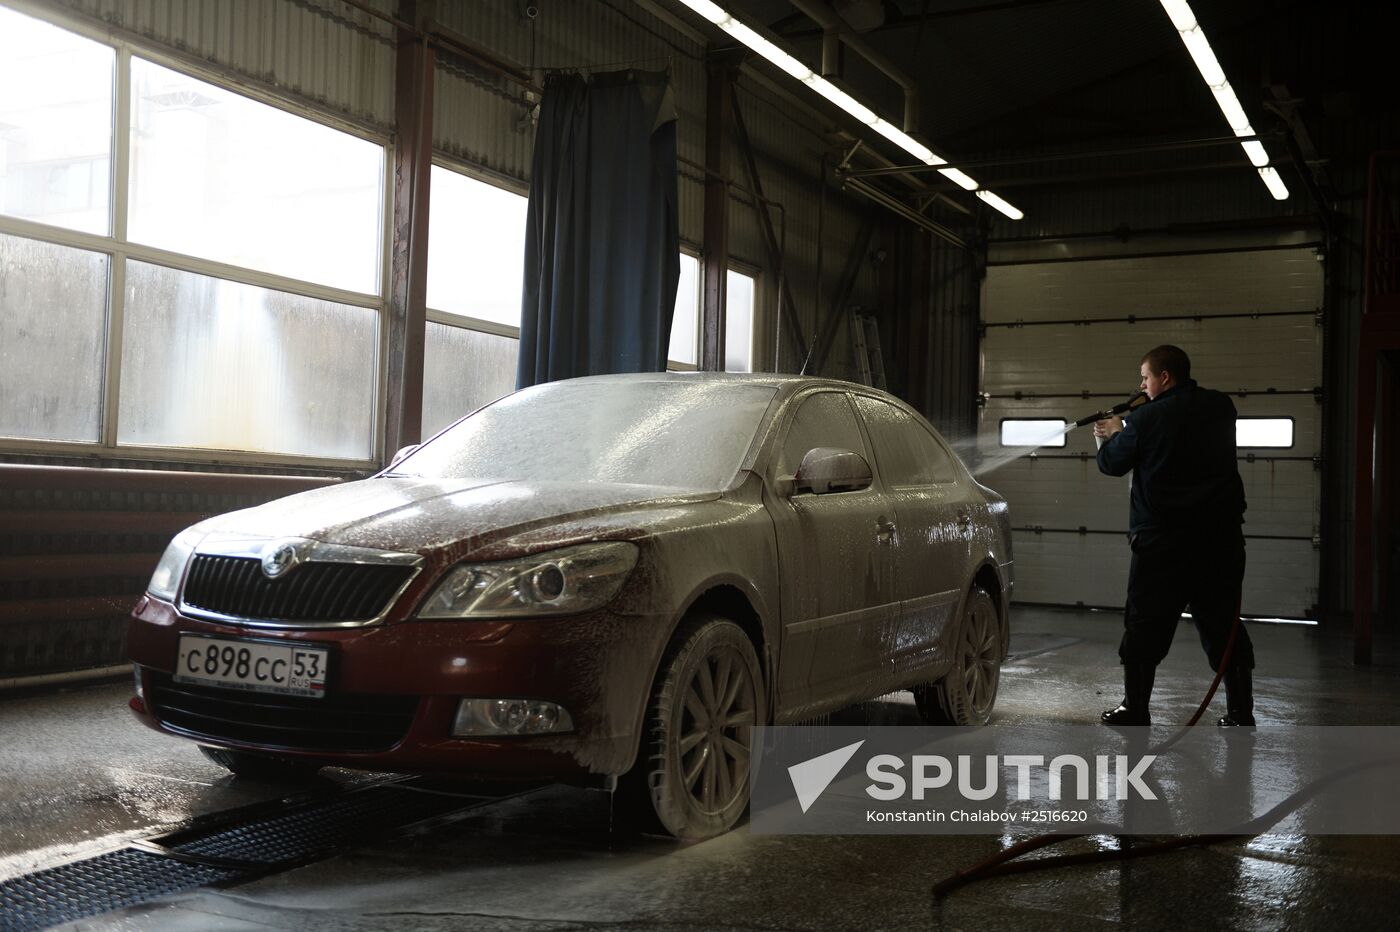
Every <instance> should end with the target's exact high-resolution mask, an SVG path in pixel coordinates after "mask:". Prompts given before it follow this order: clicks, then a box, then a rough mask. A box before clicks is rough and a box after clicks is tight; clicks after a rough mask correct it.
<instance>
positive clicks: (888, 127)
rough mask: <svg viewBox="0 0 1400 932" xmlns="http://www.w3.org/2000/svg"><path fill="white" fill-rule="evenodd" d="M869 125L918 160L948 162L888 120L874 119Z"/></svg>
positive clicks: (938, 162) (933, 162)
mask: <svg viewBox="0 0 1400 932" xmlns="http://www.w3.org/2000/svg"><path fill="white" fill-rule="evenodd" d="M871 126H872V127H874V129H875V132H877V133H879V134H880V135H881V136H884V137H885V138H886V139H888V140H889V141H890V142H892V143H894V144H895V145H897V146H899V147H900V148H901V149H903V150H904V151H905V152H908V153H909V154H910V155H912V156H913V157H914V158H916V159H918V160H919V161H920V162H923V163H924V164H925V165H946V164H948V160H947V159H943V158H939V157H938V156H936V155H934V154H933V150H932V149H930V148H929V147H928V146H926V145H924V144H923V143H921V142H919V140H917V139H915V138H914V137H913V136H910V135H909V134H908V133H906V132H904V131H903V130H901V129H900V128H899V127H898V126H895V125H894V124H893V123H891V122H890V121H889V120H876V121H875V122H874V123H872V124H871Z"/></svg>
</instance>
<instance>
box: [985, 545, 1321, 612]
mask: <svg viewBox="0 0 1400 932" xmlns="http://www.w3.org/2000/svg"><path fill="white" fill-rule="evenodd" d="M1012 539H1013V544H1014V546H1015V548H1016V590H1015V601H1017V602H1036V603H1045V604H1051V605H1091V606H1100V607H1105V608H1118V609H1121V608H1122V607H1123V602H1124V596H1125V594H1126V592H1127V589H1128V564H1129V562H1130V560H1131V556H1132V552H1131V550H1130V549H1129V547H1128V541H1127V538H1126V537H1118V536H1108V535H1078V534H1052V533H1049V532H1046V533H1042V534H1033V533H1030V532H1026V531H1016V532H1014V533H1013V535H1012ZM1245 551H1246V568H1245V577H1244V605H1245V613H1246V614H1252V615H1264V616H1276V617H1280V618H1302V617H1305V616H1307V615H1308V614H1309V613H1310V612H1311V611H1312V609H1313V606H1314V605H1315V603H1316V602H1317V586H1316V582H1315V581H1316V579H1317V569H1318V555H1317V551H1316V550H1315V549H1314V547H1313V545H1312V544H1311V543H1309V542H1306V541H1286V540H1285V541H1279V540H1250V541H1248V542H1247V543H1246V547H1245ZM1300 578H1302V579H1303V580H1304V583H1303V584H1302V585H1300V584H1299V579H1300Z"/></svg>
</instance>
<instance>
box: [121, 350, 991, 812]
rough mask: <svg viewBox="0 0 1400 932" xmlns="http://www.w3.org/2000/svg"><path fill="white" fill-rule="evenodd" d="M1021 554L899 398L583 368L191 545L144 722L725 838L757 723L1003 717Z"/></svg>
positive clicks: (154, 640)
mask: <svg viewBox="0 0 1400 932" xmlns="http://www.w3.org/2000/svg"><path fill="white" fill-rule="evenodd" d="M1010 546H1011V545H1010V529H1009V523H1008V518H1007V513H1006V505H1005V502H1004V501H1003V500H1002V499H1001V498H1000V497H999V496H998V495H996V494H995V493H994V492H992V491H990V490H989V489H987V488H985V487H983V486H981V485H979V484H978V483H977V482H976V481H975V480H974V479H973V478H972V477H971V475H969V473H968V471H967V469H966V468H965V467H964V466H963V464H962V463H961V461H959V460H958V458H957V457H956V456H955V455H954V454H953V453H952V452H951V451H950V450H949V448H948V447H947V445H946V444H945V443H944V442H943V440H942V439H941V438H940V437H939V436H938V434H937V433H936V432H935V431H934V430H933V428H931V427H930V426H929V425H928V423H927V422H926V421H925V420H923V418H921V417H919V415H918V414H916V413H915V412H914V411H912V409H910V408H909V407H908V406H907V405H905V404H904V403H903V402H901V401H899V400H897V399H895V398H893V397H891V396H889V395H887V394H885V393H883V392H879V391H876V390H874V389H870V388H866V387H864V386H860V385H852V384H848V383H844V382H834V381H829V380H821V379H810V378H799V377H790V376H769V375H753V376H739V375H717V374H698V373H687V374H640V375H627V376H600V377H593V378H586V379H575V380H570V381H566V382H556V383H551V384H547V385H540V386H536V387H534V388H530V389H525V390H523V391H519V392H516V393H515V394H513V395H509V396H507V397H505V398H502V399H500V400H499V401H497V402H495V403H493V404H491V405H488V406H487V407H485V408H483V409H481V410H479V411H477V412H475V413H474V414H472V415H470V416H469V417H466V418H463V419H462V420H461V421H459V422H457V423H456V424H455V425H453V426H452V427H450V428H448V429H447V430H445V431H443V432H442V433H440V434H438V435H437V436H436V437H434V438H432V439H431V440H429V441H428V442H427V443H425V444H423V445H422V446H421V447H418V448H416V449H412V450H411V451H408V452H407V453H406V455H401V456H400V457H399V458H397V459H396V461H395V463H394V464H393V465H392V466H391V467H390V468H389V469H387V470H385V471H384V472H381V473H379V474H378V475H376V476H374V477H372V478H369V479H365V480H362V481H358V482H349V483H345V484H343V485H339V486H333V487H329V488H324V489H317V490H314V491H310V492H303V493H301V494H298V495H292V496H289V497H287V498H284V499H281V500H278V501H275V502H271V503H268V504H266V505H262V506H259V507H256V508H250V509H247V510H244V511H237V512H233V513H231V514H226V515H221V516H219V517H216V518H212V519H210V520H207V521H203V522H201V523H199V524H197V525H195V526H194V527H192V528H190V529H188V530H186V531H184V532H182V533H181V534H179V535H178V536H177V537H176V538H175V540H174V541H173V542H172V543H171V545H170V547H169V549H168V550H167V551H166V553H165V555H164V556H163V557H162V559H161V561H160V564H159V566H158V567H157V569H156V572H155V574H154V576H153V578H152V580H151V584H150V586H149V590H148V592H147V594H146V596H145V597H143V598H142V599H141V601H140V603H139V604H138V605H137V606H136V609H135V611H134V613H133V618H132V621H131V625H130V632H129V645H130V652H131V657H132V660H133V661H134V662H135V664H136V690H137V691H136V697H135V698H133V699H132V700H131V707H132V709H133V710H134V711H135V712H136V713H137V714H138V715H139V716H140V718H141V719H142V721H144V722H145V723H146V724H148V725H150V726H151V727H152V728H156V729H159V730H161V731H164V732H168V733H170V734H175V735H180V736H183V737H187V738H191V739H193V740H195V741H197V742H199V743H200V744H201V745H202V746H204V748H205V751H206V753H207V754H209V756H210V757H212V758H213V759H215V760H217V761H219V762H220V763H222V764H224V765H225V766H227V767H228V768H229V769H230V770H232V771H233V772H234V773H243V774H248V773H257V774H262V775H268V774H274V773H278V772H293V771H296V770H298V769H302V770H306V769H314V768H316V767H319V766H321V765H326V764H333V765H340V766H346V767H355V768H361V769H370V770H385V771H393V772H399V773H404V772H422V773H451V774H463V775H494V776H508V775H509V776H530V777H536V778H538V777H548V778H556V779H562V780H576V781H584V782H589V781H597V782H601V783H604V784H611V783H614V782H615V781H616V785H617V787H618V789H619V791H621V792H626V793H629V794H630V795H631V797H632V798H633V799H634V800H635V801H636V804H637V806H638V808H639V810H640V811H642V812H644V813H645V814H646V816H647V817H648V818H651V819H652V820H653V821H654V822H659V824H660V826H661V827H662V828H663V829H665V830H666V831H668V832H670V833H672V834H675V835H677V836H681V837H690V838H695V837H705V836H709V835H713V834H717V833H719V832H722V831H725V830H726V829H728V828H729V827H730V826H731V825H733V824H734V822H735V821H736V820H737V819H738V818H739V817H740V816H741V815H742V813H743V811H744V809H745V807H746V805H747V802H748V760H749V740H750V733H751V729H752V728H753V726H755V725H758V724H763V723H769V722H776V723H782V722H792V721H799V720H802V719H804V718H808V717H811V716H814V715H818V714H821V713H824V712H829V711H833V710H836V709H840V708H842V707H845V706H847V705H850V704H852V703H854V702H857V701H859V700H862V699H867V698H871V697H873V696H878V695H882V694H884V693H887V692H890V691H892V690H896V689H902V688H903V689H913V690H914V693H915V698H916V700H917V704H918V707H919V709H920V711H921V712H922V713H923V714H924V716H925V717H926V718H927V719H928V720H929V721H932V722H941V723H957V724H976V723H981V722H985V721H986V720H987V718H988V716H989V715H990V713H991V709H992V704H993V702H994V700H995V697H996V688H997V680H998V674H999V670H1000V665H1001V662H1002V660H1003V658H1004V657H1005V654H1006V649H1007V606H1008V603H1009V600H1010V594H1011V585H1012V582H1011V567H1012V563H1011V550H1010Z"/></svg>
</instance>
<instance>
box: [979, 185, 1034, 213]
mask: <svg viewBox="0 0 1400 932" xmlns="http://www.w3.org/2000/svg"><path fill="white" fill-rule="evenodd" d="M977 196H978V197H980V198H981V199H982V200H984V201H986V202H987V203H988V204H990V205H991V206H993V207H995V208H996V209H997V210H999V211H1001V212H1002V213H1004V214H1006V216H1008V217H1010V218H1011V219H1012V220H1020V219H1021V218H1022V217H1024V216H1025V214H1024V213H1022V212H1021V211H1020V210H1019V209H1017V208H1015V207H1013V206H1012V205H1010V204H1008V203H1007V202H1006V201H1005V200H1004V199H1002V198H1001V197H998V196H997V195H995V194H993V193H992V192H991V191H988V190H986V189H983V190H981V191H978V192H977Z"/></svg>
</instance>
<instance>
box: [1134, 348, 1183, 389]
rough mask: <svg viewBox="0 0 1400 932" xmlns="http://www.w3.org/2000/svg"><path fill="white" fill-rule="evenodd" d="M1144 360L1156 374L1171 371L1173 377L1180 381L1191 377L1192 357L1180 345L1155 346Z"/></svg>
mask: <svg viewBox="0 0 1400 932" xmlns="http://www.w3.org/2000/svg"><path fill="white" fill-rule="evenodd" d="M1142 361H1143V362H1145V363H1147V367H1148V368H1149V369H1151V370H1152V372H1153V373H1154V374H1156V375H1161V374H1162V373H1163V372H1170V373H1171V374H1172V378H1173V379H1175V380H1176V381H1178V382H1182V381H1185V380H1186V379H1189V378H1191V357H1190V356H1187V355H1186V350H1184V349H1182V348H1181V347H1179V346H1172V345H1171V344H1170V343H1163V344H1162V345H1161V346H1154V347H1153V348H1152V349H1150V350H1148V351H1147V354H1146V355H1145V356H1143V357H1142Z"/></svg>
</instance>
